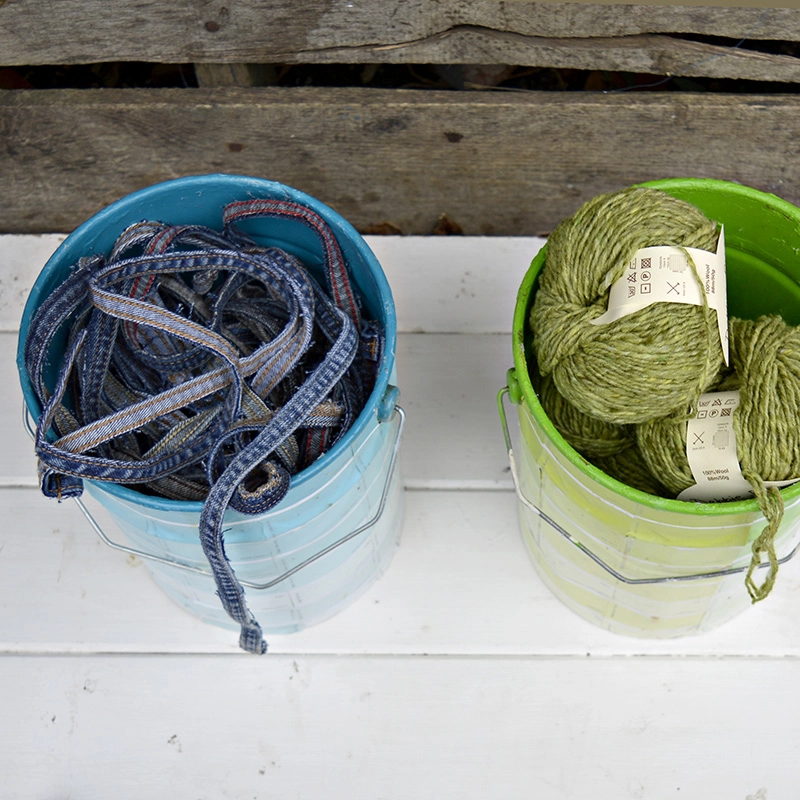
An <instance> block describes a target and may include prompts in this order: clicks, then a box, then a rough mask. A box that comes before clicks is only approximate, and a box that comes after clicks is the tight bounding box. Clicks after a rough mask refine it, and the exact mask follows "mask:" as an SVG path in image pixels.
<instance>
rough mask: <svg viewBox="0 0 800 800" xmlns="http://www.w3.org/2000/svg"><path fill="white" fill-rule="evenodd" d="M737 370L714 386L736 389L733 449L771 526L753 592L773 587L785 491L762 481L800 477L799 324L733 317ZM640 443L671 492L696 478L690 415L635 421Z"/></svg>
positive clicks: (756, 548)
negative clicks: (762, 572)
mask: <svg viewBox="0 0 800 800" xmlns="http://www.w3.org/2000/svg"><path fill="white" fill-rule="evenodd" d="M729 336H730V352H731V363H732V367H733V373H732V374H728V375H724V376H723V377H722V378H721V380H720V381H719V382H718V384H717V385H716V386H715V389H718V390H720V391H723V390H726V389H733V388H738V389H739V406H738V408H737V409H736V411H735V413H734V417H733V429H734V434H735V436H736V452H737V456H738V458H739V464H740V466H741V469H742V474H743V475H744V477H745V478H746V479H747V481H748V482H749V483H750V484H751V486H752V487H753V491H754V493H755V497H756V500H757V501H758V504H759V507H760V509H761V512H762V513H763V514H764V517H765V518H766V520H767V526H766V528H764V530H763V531H762V532H761V534H760V535H759V536H758V538H757V539H756V540H755V542H754V543H753V560H752V562H751V566H750V570H749V572H748V575H747V587H748V590H749V591H750V594H751V596H752V598H753V600H754V601H755V600H760V599H763V597H766V596H767V594H769V591H770V590H771V588H772V586H773V585H774V583H775V577H776V575H777V571H778V560H777V556H776V554H775V546H774V542H775V535H776V534H777V532H778V528H779V526H780V522H781V520H782V518H783V497H782V495H781V493H780V491H779V490H778V489H777V488H776V487H774V486H765V481H784V480H790V479H792V478H798V477H800V426H798V425H797V410H798V408H800V327H796V326H792V325H788V324H787V323H786V322H785V321H784V320H783V319H782V318H781V317H779V316H775V315H770V316H763V317H760V318H759V319H757V320H755V321H754V320H746V319H736V318H732V319H731V320H730V322H729ZM636 438H637V440H638V442H639V448H640V450H641V452H642V455H643V457H644V459H645V461H646V462H647V464H648V466H649V468H650V469H651V471H652V472H653V473H654V474H656V475H658V476H659V478H660V479H661V480H662V481H663V483H664V484H665V485H666V486H667V488H668V489H669V490H670V492H672V493H673V495H675V494H678V493H679V492H681V491H683V490H684V489H686V488H688V487H689V486H692V485H693V484H694V483H695V480H694V478H693V477H692V473H691V470H690V468H689V462H688V458H687V456H686V423H685V422H684V423H681V422H677V421H675V420H673V419H658V420H651V421H649V422H646V423H643V424H641V425H639V426H637V429H636ZM764 554H766V555H767V558H768V561H769V564H770V569H769V572H768V574H767V577H766V578H765V580H764V581H763V582H762V583H761V584H760V585H758V584H756V582H755V580H754V571H755V568H756V567H757V565H758V564H759V563H760V562H761V557H762V556H763V555H764Z"/></svg>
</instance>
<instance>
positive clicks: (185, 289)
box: [25, 200, 384, 654]
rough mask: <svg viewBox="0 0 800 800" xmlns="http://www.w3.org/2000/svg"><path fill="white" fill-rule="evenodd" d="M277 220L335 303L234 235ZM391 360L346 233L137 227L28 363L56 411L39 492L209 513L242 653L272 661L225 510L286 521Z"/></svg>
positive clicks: (49, 308) (41, 435) (43, 399)
mask: <svg viewBox="0 0 800 800" xmlns="http://www.w3.org/2000/svg"><path fill="white" fill-rule="evenodd" d="M264 216H267V217H279V218H286V219H292V220H296V221H299V222H301V223H302V224H304V225H306V226H308V227H309V228H310V229H311V230H312V231H313V232H314V233H315V234H316V236H317V237H318V239H319V241H320V245H321V248H322V253H323V261H324V273H325V282H326V284H327V286H326V289H323V288H322V287H321V286H320V285H319V283H318V282H317V281H316V280H315V278H314V277H313V275H312V274H311V273H310V272H309V270H308V269H307V268H306V267H305V266H304V265H303V264H301V263H300V261H299V260H298V259H297V258H295V257H294V256H292V255H291V254H289V253H287V252H286V251H284V250H281V249H279V248H276V247H263V246H258V245H257V244H256V243H255V242H254V241H253V240H252V239H251V238H249V237H248V236H247V235H245V234H244V233H243V232H242V231H241V230H240V228H239V227H238V225H237V223H238V222H239V221H241V220H244V219H247V218H251V217H264ZM383 347H384V333H383V330H382V327H381V325H380V324H379V323H377V322H374V321H365V320H363V319H362V314H361V309H360V307H359V303H358V299H357V297H356V294H355V292H354V291H353V287H352V285H351V281H350V278H349V276H348V273H347V269H346V265H345V261H344V257H343V254H342V251H341V249H340V247H339V245H338V242H337V241H336V238H335V236H334V235H333V232H332V231H331V229H330V227H329V226H328V224H327V223H326V222H325V221H324V220H323V219H322V218H321V217H320V216H319V215H318V214H316V213H315V212H313V211H311V210H310V209H308V208H306V207H304V206H301V205H298V204H296V203H292V202H288V201H280V200H250V201H243V202H236V203H231V204H230V205H229V206H227V207H226V208H225V210H224V214H223V230H222V232H217V231H214V230H211V229H209V228H205V227H200V226H192V225H183V226H170V225H166V224H162V223H160V222H153V221H146V222H141V223H138V224H136V225H133V226H131V227H129V228H128V229H126V230H125V231H123V232H122V233H121V235H120V237H119V239H118V240H117V242H116V244H115V245H114V247H113V249H112V251H111V253H110V254H109V255H108V257H101V256H89V257H85V258H82V259H80V260H79V262H78V263H77V264H75V265H74V267H73V268H72V270H71V272H70V275H69V277H68V278H67V279H66V280H65V281H64V282H63V283H62V284H61V285H60V286H59V287H58V288H57V290H56V291H54V292H52V293H51V294H50V295H49V296H48V297H47V298H45V300H44V301H43V302H42V304H41V306H40V307H39V309H38V310H37V312H36V314H35V316H34V318H33V320H32V322H31V326H30V330H29V332H28V336H27V339H26V342H25V364H26V368H27V370H28V374H29V375H30V377H31V381H32V384H33V387H34V391H35V392H36V395H37V398H38V400H39V403H40V405H41V407H42V411H41V414H40V417H39V419H38V422H37V428H36V454H37V457H38V469H39V480H40V486H41V489H42V491H43V493H44V494H45V495H46V496H48V497H55V498H58V499H61V498H65V497H76V496H79V495H80V494H81V493H82V491H83V479H91V480H96V481H108V482H113V483H118V484H127V485H131V486H132V487H133V488H135V489H137V490H138V491H141V492H145V493H151V494H156V495H159V496H162V497H166V498H171V499H177V500H202V501H203V510H202V513H201V515H200V529H199V536H200V541H201V544H202V547H203V551H204V553H205V555H206V557H207V559H208V562H209V565H210V567H211V569H212V572H213V575H214V580H215V582H216V585H217V593H218V595H219V597H220V600H221V602H222V604H223V606H224V608H225V610H226V611H227V613H228V614H229V615H230V616H231V618H232V619H234V620H236V622H237V623H239V625H240V626H241V635H240V640H239V644H240V646H241V647H242V649H244V650H247V651H248V652H252V653H259V654H260V653H264V652H266V647H267V646H266V642H265V641H264V638H263V635H262V630H261V627H260V625H259V624H258V621H257V620H256V619H255V618H254V617H253V615H252V614H251V612H250V610H249V609H248V607H247V603H246V598H245V593H244V589H243V587H242V586H241V584H240V582H239V581H238V579H237V577H236V574H235V572H234V570H233V568H232V567H231V565H230V562H229V560H228V558H227V556H226V554H225V542H224V535H223V517H224V514H225V511H226V509H227V508H228V507H232V508H235V509H236V510H237V511H240V512H242V513H245V514H259V513H263V512H265V511H268V510H269V509H271V508H273V507H274V506H275V505H276V504H277V503H278V502H279V501H280V500H281V499H282V498H283V497H284V496H285V494H286V492H287V491H288V489H289V485H290V482H291V476H292V475H294V474H297V473H298V472H300V471H301V470H303V469H304V468H305V467H307V466H309V465H310V464H311V463H313V461H315V460H316V459H317V458H319V456H320V455H322V454H323V453H324V452H326V451H327V450H328V449H330V447H331V446H333V445H334V444H335V443H336V442H337V441H338V440H339V439H340V438H341V437H342V436H343V435H344V433H346V431H347V430H348V429H349V427H350V425H351V424H352V423H353V421H354V420H355V419H356V418H357V416H358V414H359V413H360V411H361V409H362V408H363V406H364V404H365V402H366V400H367V398H368V397H369V394H370V392H371V390H372V388H373V385H374V381H375V376H376V374H377V371H378V367H379V364H380V361H381V359H382V355H383ZM56 359H58V361H57V363H55V364H53V362H54V361H55V360H56Z"/></svg>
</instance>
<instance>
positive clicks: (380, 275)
mask: <svg viewBox="0 0 800 800" xmlns="http://www.w3.org/2000/svg"><path fill="white" fill-rule="evenodd" d="M257 198H271V199H282V200H289V201H292V202H295V203H299V204H301V205H303V206H306V207H307V208H310V209H311V210H312V211H315V212H316V213H317V214H319V215H320V216H321V217H322V218H323V219H324V220H325V221H326V222H327V223H328V224H329V225H330V226H331V228H332V230H333V232H334V234H335V236H336V239H337V241H338V242H339V245H340V246H341V247H342V250H343V254H344V258H345V262H346V263H347V265H348V268H349V269H350V270H351V276H352V278H353V282H354V283H355V286H356V289H357V293H358V294H359V295H360V296H361V299H362V301H363V302H364V304H365V305H366V307H367V310H368V312H369V314H368V316H371V317H372V318H374V319H377V320H378V321H379V322H381V323H382V324H383V327H384V331H385V334H386V346H385V351H384V354H383V360H382V362H381V364H380V366H379V370H378V375H377V378H376V381H375V386H374V388H373V391H372V394H371V395H370V397H369V399H368V400H367V403H366V404H365V406H364V408H363V409H362V411H361V413H360V414H359V416H358V418H357V419H356V421H355V422H354V423H353V425H352V426H351V427H350V429H349V430H348V432H347V433H346V434H345V435H344V436H343V437H342V438H341V439H340V440H339V441H338V442H337V443H336V444H335V445H334V446H333V447H332V448H331V449H330V450H329V451H328V452H327V453H325V455H323V456H322V457H320V458H318V459H317V460H316V461H315V462H314V463H313V464H311V465H310V466H309V467H307V468H306V469H304V470H303V471H302V472H299V473H297V475H294V476H293V477H292V483H291V487H290V490H289V491H290V492H292V491H293V490H295V489H298V488H300V487H301V486H302V485H303V484H304V483H305V482H306V481H308V480H310V479H312V478H313V477H314V476H316V475H318V474H319V473H320V472H321V471H323V470H324V469H326V468H327V466H328V465H329V464H330V463H331V462H333V461H334V460H335V459H336V458H338V457H339V455H340V454H341V453H342V452H343V451H345V450H346V449H347V448H348V447H349V446H350V445H351V443H352V442H353V440H354V439H355V438H356V437H357V436H359V434H360V433H361V432H362V431H363V430H364V428H365V427H366V426H367V425H369V424H378V419H383V418H384V417H385V416H386V411H385V408H384V405H385V398H386V397H387V395H388V396H391V397H394V392H393V389H394V387H390V385H389V381H390V379H391V376H392V373H393V370H394V363H395V354H396V347H397V315H396V312H395V306H394V300H393V298H392V292H391V288H390V286H389V282H388V281H387V279H386V276H385V274H384V272H383V269H382V268H381V265H380V263H379V261H378V259H377V258H376V256H375V254H374V253H373V252H372V250H371V249H370V248H369V245H367V243H366V242H365V241H364V239H363V237H362V236H361V234H360V233H358V231H357V230H356V229H355V228H354V227H353V226H352V225H351V224H350V223H349V222H348V221H347V220H346V219H344V217H342V216H341V215H340V214H338V213H337V212H336V211H334V210H333V209H332V208H330V207H329V206H327V205H325V204H324V203H322V202H321V201H319V200H317V199H316V198H314V197H312V196H311V195H308V194H306V193H305V192H302V191H300V190H298V189H293V188H291V187H289V186H285V185H284V184H282V183H278V182H276V181H269V180H266V179H263V178H254V177H251V176H246V175H228V174H219V173H217V174H209V175H193V176H189V177H185V178H177V179H175V180H170V181H164V182H162V183H157V184H153V185H152V186H148V187H146V188H144V189H140V190H138V191H136V192H133V193H131V194H129V195H126V196H125V197H122V198H121V199H119V200H117V201H115V202H114V203H111V204H110V205H108V206H106V207H105V208H103V209H102V210H101V211H99V212H98V213H97V214H95V215H94V216H92V217H90V218H89V219H88V220H87V221H86V222H84V223H83V224H82V225H80V226H79V227H78V228H76V229H75V230H74V231H73V232H72V233H71V234H70V235H69V236H68V237H67V238H66V239H65V240H64V241H63V242H62V243H61V245H60V246H59V247H58V249H57V250H56V251H55V252H54V253H53V255H52V256H51V257H50V259H48V261H47V263H46V264H45V265H44V267H43V268H42V271H41V272H40V273H39V277H38V278H37V279H36V281H35V283H34V285H33V287H32V289H31V292H30V294H29V295H28V299H27V301H26V303H25V308H24V311H23V314H22V321H21V323H20V333H19V339H18V342H17V371H18V373H19V378H20V384H21V387H22V394H23V398H24V401H25V405H26V407H27V409H28V411H29V413H30V414H31V415H32V416H33V417H34V419H37V418H38V416H39V414H40V413H41V408H40V406H39V403H38V401H37V400H36V396H35V394H34V392H33V386H32V384H31V380H30V376H29V375H28V372H27V370H26V369H25V363H24V361H25V359H24V349H25V340H26V337H27V332H28V330H29V328H30V324H31V319H32V317H33V315H34V313H35V312H36V309H37V308H38V307H39V305H40V304H41V302H42V301H43V300H44V298H45V297H47V296H49V295H50V293H51V292H52V291H53V290H54V289H55V288H56V287H57V286H58V284H59V283H60V282H61V281H62V280H63V277H61V276H62V275H63V276H64V277H66V270H68V269H69V267H70V266H71V265H72V264H74V263H75V262H77V261H78V259H79V258H81V257H83V256H87V255H92V254H95V253H108V252H109V251H110V249H111V246H112V245H113V242H114V241H115V240H116V238H117V236H118V235H119V233H121V232H122V230H123V229H124V228H125V227H127V226H128V225H130V224H132V223H134V222H139V221H141V220H144V219H158V220H160V221H163V222H169V223H176V224H180V223H188V222H197V223H198V224H205V225H209V227H214V228H217V229H219V228H220V227H221V224H222V218H221V212H222V208H223V207H224V206H225V205H227V203H229V202H232V201H235V200H250V199H257ZM209 201H210V205H209ZM193 203H194V204H197V206H198V207H202V208H203V213H204V215H205V218H204V219H197V218H196V212H197V208H193V207H192V204H193ZM203 204H205V206H204V205H203ZM217 211H219V216H218V222H216V223H214V224H209V222H208V221H207V220H208V216H209V215H214V214H216V212H217ZM301 230H302V229H301ZM276 243H278V242H276ZM278 244H279V246H285V247H286V249H292V245H293V242H291V241H284V240H282V241H281V242H280V243H278ZM295 249H297V250H300V251H306V248H305V247H304V246H301V245H300V244H298V245H297V246H296V247H295ZM354 259H358V261H360V263H361V265H363V268H364V269H361V268H360V267H359V264H358V263H357V262H356V261H354ZM354 267H359V269H358V270H353V268H354ZM365 289H369V290H370V291H369V292H368V294H369V296H365V294H364V291H365ZM92 483H94V485H95V486H97V487H99V488H101V489H102V490H104V491H107V492H109V494H112V495H114V496H116V497H118V498H120V499H123V500H127V501H129V502H132V503H137V504H138V505H143V506H146V507H149V508H155V509H159V510H162V511H182V512H197V513H199V512H200V510H201V509H202V507H203V504H202V503H201V502H196V501H190V500H169V499H167V498H163V497H156V496H153V495H145V494H142V493H140V492H137V491H136V490H134V489H130V488H128V487H127V486H124V485H120V484H113V483H103V482H98V481H92Z"/></svg>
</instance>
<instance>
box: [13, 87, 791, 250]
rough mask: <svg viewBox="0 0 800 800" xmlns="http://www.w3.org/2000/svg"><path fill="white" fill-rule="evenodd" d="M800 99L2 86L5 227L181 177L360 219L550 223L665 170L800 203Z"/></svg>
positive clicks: (47, 223)
mask: <svg viewBox="0 0 800 800" xmlns="http://www.w3.org/2000/svg"><path fill="white" fill-rule="evenodd" d="M799 126H800V97H798V96H796V95H768V96H754V95H713V94H702V95H699V94H689V93H657V94H656V93H649V94H645V93H642V94H637V93H622V94H599V93H597V94H595V93H580V94H571V93H540V92H525V93H512V92H470V93H465V92H414V91H401V90H370V89H315V88H300V89H280V88H274V87H260V88H252V89H244V88H238V87H222V88H217V89H195V90H183V89H164V90H53V91H49V90H48V91H28V92H26V91H16V92H12V91H8V92H0V185H2V186H3V189H4V200H5V202H4V203H3V205H2V208H1V209H0V231H3V232H15V233H37V232H55V231H69V230H71V229H72V228H74V227H75V226H76V225H78V224H80V223H81V222H83V221H84V220H85V219H86V218H88V217H89V216H91V215H92V214H93V213H95V212H96V211H98V210H99V209H100V208H102V207H103V206H105V205H107V204H108V203H110V202H111V201H113V200H115V199H117V198H119V197H121V196H123V195H125V194H127V193H129V192H131V191H133V190H135V189H138V188H141V187H143V186H147V185H149V184H152V183H155V182H157V181H160V180H165V179H168V178H174V177H178V176H181V175H189V174H198V173H207V172H233V173H245V174H250V175H256V176H263V177H267V178H271V179H273V180H278V181H281V182H283V183H286V184H288V185H290V186H294V187H296V188H298V189H301V190H303V191H306V192H308V193H309V194H311V195H313V196H315V197H317V198H319V199H320V200H322V201H323V202H326V203H328V204H329V205H331V206H333V207H334V208H336V209H337V210H338V211H339V212H340V213H341V214H342V215H343V216H345V217H346V218H347V219H349V220H350V221H351V222H352V223H353V224H354V225H355V226H356V227H357V228H359V229H360V230H365V229H368V228H369V226H371V225H374V224H377V223H380V222H384V221H389V222H392V223H394V224H395V225H397V226H399V227H400V228H401V229H402V231H403V232H404V233H410V234H429V233H431V231H432V230H433V228H434V226H435V225H436V222H437V221H438V219H439V217H440V215H441V214H443V213H446V214H447V215H448V216H449V217H450V218H451V219H453V220H455V221H456V222H457V223H458V224H460V225H461V227H462V228H463V230H464V232H465V233H467V234H471V235H483V234H487V235H539V234H542V233H546V232H548V231H549V230H551V229H552V227H553V226H554V225H555V224H556V223H557V222H558V221H559V220H560V219H562V218H564V217H565V216H567V215H569V214H570V213H572V212H573V211H574V210H575V209H576V208H577V207H578V206H579V205H580V204H581V203H582V202H584V201H585V200H588V199H589V198H590V197H593V196H594V195H596V194H599V193H601V192H604V191H610V190H615V189H619V188H622V187H624V186H627V185H630V184H632V183H635V182H638V181H642V180H646V179H653V178H659V177H676V176H685V175H693V176H697V177H715V178H722V179H726V180H732V181H738V182H741V183H744V184H748V185H750V186H753V187H755V188H757V189H762V190H765V191H770V192H774V193H776V194H778V195H780V196H782V197H784V198H785V199H787V200H789V201H790V202H794V203H800V159H799V158H798V155H800V140H798V138H797V135H796V132H797V130H798V127H799Z"/></svg>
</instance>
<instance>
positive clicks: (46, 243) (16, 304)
mask: <svg viewBox="0 0 800 800" xmlns="http://www.w3.org/2000/svg"><path fill="white" fill-rule="evenodd" d="M65 238H66V237H65V236H64V235H62V234H60V233H49V234H42V235H40V236H32V235H24V234H11V233H10V234H4V235H3V236H0V331H17V330H19V323H20V318H21V317H22V309H23V307H24V306H25V301H26V300H27V299H28V293H29V292H30V290H31V286H33V282H34V281H35V280H36V277H37V275H38V274H39V272H40V270H41V269H42V267H43V266H44V265H45V263H46V262H47V259H48V258H50V256H51V255H52V254H53V251H54V250H55V249H56V248H57V247H58V245H59V244H61V242H63V241H64V239H65Z"/></svg>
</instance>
